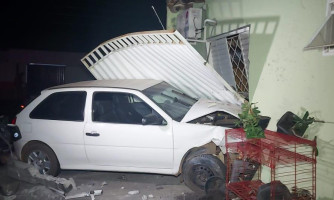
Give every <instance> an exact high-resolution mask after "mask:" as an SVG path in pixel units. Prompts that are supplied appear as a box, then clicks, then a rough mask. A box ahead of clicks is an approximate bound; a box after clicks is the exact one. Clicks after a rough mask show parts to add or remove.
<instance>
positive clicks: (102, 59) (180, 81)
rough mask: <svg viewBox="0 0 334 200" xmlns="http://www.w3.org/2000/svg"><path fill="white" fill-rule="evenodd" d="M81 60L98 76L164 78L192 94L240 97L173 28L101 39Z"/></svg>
mask: <svg viewBox="0 0 334 200" xmlns="http://www.w3.org/2000/svg"><path fill="white" fill-rule="evenodd" d="M81 61H82V62H83V64H84V65H85V66H86V67H87V68H88V70H89V71H90V72H91V73H92V74H93V75H94V77H95V78H96V79H98V80H102V79H147V78H149V79H156V80H164V81H166V82H168V83H170V84H172V85H173V86H175V87H177V88H179V89H181V90H183V91H184V92H186V93H188V94H189V95H191V96H193V97H198V98H199V97H205V98H208V99H214V100H220V101H225V102H230V103H233V104H241V102H242V101H243V99H242V98H241V97H240V96H239V94H237V93H236V92H235V91H234V90H233V89H232V88H231V87H230V86H229V85H228V84H227V83H226V81H225V80H224V79H222V78H221V77H220V76H219V74H217V72H215V70H214V69H213V68H212V67H211V66H206V65H205V64H204V63H205V60H204V59H203V58H202V57H201V56H200V54H199V53H198V52H197V51H196V50H195V49H194V48H193V47H192V46H191V45H190V44H189V43H188V42H187V41H186V40H185V39H184V38H183V37H182V36H181V34H179V33H178V32H177V31H175V32H171V31H156V32H142V33H134V34H128V35H124V36H121V37H118V38H115V39H112V40H109V41H107V42H105V43H102V44H101V45H99V46H98V47H97V48H95V49H94V50H93V51H92V52H90V53H89V54H87V55H86V56H85V57H84V58H83V59H82V60H81Z"/></svg>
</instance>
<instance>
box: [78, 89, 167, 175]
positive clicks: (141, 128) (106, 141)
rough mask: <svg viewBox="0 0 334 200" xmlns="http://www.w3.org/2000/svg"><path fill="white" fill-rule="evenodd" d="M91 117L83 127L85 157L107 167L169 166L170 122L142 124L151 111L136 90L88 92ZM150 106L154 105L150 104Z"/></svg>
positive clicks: (133, 169)
mask: <svg viewBox="0 0 334 200" xmlns="http://www.w3.org/2000/svg"><path fill="white" fill-rule="evenodd" d="M90 95H91V96H90V99H91V102H90V103H88V104H89V105H88V106H91V116H92V117H91V118H90V119H88V121H87V123H86V126H85V130H84V133H85V134H84V141H85V149H86V154H87V158H88V160H89V162H90V164H92V165H100V166H109V169H110V170H112V169H121V168H127V169H128V170H130V171H142V170H141V169H140V168H152V169H153V168H154V169H158V168H164V169H169V168H172V166H173V135H172V125H171V124H172V123H168V122H167V121H165V123H164V124H161V125H142V123H141V122H142V117H143V116H144V115H147V114H150V113H155V114H156V115H158V116H159V117H161V115H160V114H158V113H157V112H156V111H155V110H154V109H152V107H151V106H149V104H147V103H146V102H145V101H143V100H142V99H148V98H147V97H145V96H144V95H143V94H142V93H140V92H138V91H131V90H130V91H129V90H122V89H116V90H114V91H110V90H99V91H95V92H93V91H92V92H91V93H90ZM153 107H154V106H153Z"/></svg>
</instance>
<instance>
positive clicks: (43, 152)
mask: <svg viewBox="0 0 334 200" xmlns="http://www.w3.org/2000/svg"><path fill="white" fill-rule="evenodd" d="M22 160H23V161H24V162H27V163H29V164H31V165H33V166H34V167H36V168H37V169H38V171H39V172H40V173H41V174H47V175H52V176H57V175H58V174H59V171H60V166H59V162H58V159H57V157H56V155H55V153H54V152H53V151H52V149H50V148H49V147H48V146H46V145H44V144H42V143H38V142H33V143H31V144H28V146H26V147H25V148H24V149H23V151H22Z"/></svg>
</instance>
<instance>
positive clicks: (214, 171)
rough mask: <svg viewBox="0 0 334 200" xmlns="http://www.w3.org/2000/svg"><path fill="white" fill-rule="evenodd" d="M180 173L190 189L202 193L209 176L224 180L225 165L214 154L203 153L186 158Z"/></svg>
mask: <svg viewBox="0 0 334 200" xmlns="http://www.w3.org/2000/svg"><path fill="white" fill-rule="evenodd" d="M182 173H183V179H184V183H185V184H186V185H187V186H188V187H189V188H190V189H191V190H193V191H195V192H200V193H204V189H205V184H206V182H207V181H208V179H209V178H210V177H214V176H216V177H220V178H222V179H223V180H224V181H225V175H226V167H225V165H224V164H223V163H222V162H221V161H220V160H219V159H218V158H217V157H216V156H214V155H209V154H205V155H200V156H196V157H193V158H191V159H189V160H186V162H185V163H184V165H183V169H182Z"/></svg>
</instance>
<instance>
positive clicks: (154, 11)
mask: <svg viewBox="0 0 334 200" xmlns="http://www.w3.org/2000/svg"><path fill="white" fill-rule="evenodd" d="M152 9H153V11H154V13H155V15H156V16H157V18H158V20H159V22H160V24H161V26H162V29H163V30H166V29H165V27H164V25H163V24H162V22H161V20H160V17H159V15H158V13H157V11H155V8H154V6H153V5H152Z"/></svg>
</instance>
